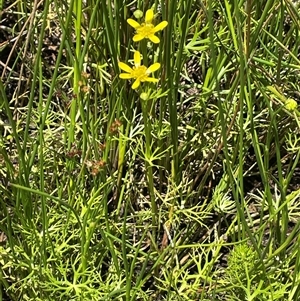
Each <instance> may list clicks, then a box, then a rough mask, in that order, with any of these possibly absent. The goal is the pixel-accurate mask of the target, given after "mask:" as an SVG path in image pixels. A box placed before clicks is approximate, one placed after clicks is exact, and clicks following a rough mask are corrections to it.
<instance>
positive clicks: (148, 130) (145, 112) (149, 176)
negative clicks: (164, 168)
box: [141, 100, 158, 249]
mask: <svg viewBox="0 0 300 301" xmlns="http://www.w3.org/2000/svg"><path fill="white" fill-rule="evenodd" d="M147 104H148V103H147V102H146V101H144V100H141V106H142V112H143V119H144V127H145V128H144V129H145V139H146V149H145V166H146V174H147V180H148V189H149V193H150V200H151V210H152V236H153V239H154V240H152V241H156V228H157V214H158V212H157V205H156V202H155V194H154V183H153V169H152V164H151V155H152V150H151V145H152V137H151V120H150V118H149V115H148V110H147V107H148V106H147ZM154 249H156V246H154Z"/></svg>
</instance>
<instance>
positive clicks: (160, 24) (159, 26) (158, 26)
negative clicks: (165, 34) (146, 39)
mask: <svg viewBox="0 0 300 301" xmlns="http://www.w3.org/2000/svg"><path fill="white" fill-rule="evenodd" d="M167 25H168V22H167V21H162V22H160V23H159V24H157V25H156V26H155V27H154V32H157V31H159V30H163V29H164V28H165V27H166V26H167Z"/></svg>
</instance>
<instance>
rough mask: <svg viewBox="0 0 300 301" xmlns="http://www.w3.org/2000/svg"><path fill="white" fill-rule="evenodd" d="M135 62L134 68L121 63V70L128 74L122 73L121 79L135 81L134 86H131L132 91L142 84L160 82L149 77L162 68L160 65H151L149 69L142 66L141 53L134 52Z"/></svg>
mask: <svg viewBox="0 0 300 301" xmlns="http://www.w3.org/2000/svg"><path fill="white" fill-rule="evenodd" d="M133 60H134V67H133V68H131V67H129V66H128V65H127V64H125V63H122V62H119V67H120V69H121V70H123V71H126V72H127V73H121V74H120V75H119V77H120V78H122V79H131V78H134V79H135V81H134V83H133V85H132V86H131V88H132V89H136V88H138V87H139V85H140V83H141V82H151V83H157V82H158V79H156V78H153V77H149V75H150V73H152V72H154V71H156V70H158V69H159V68H160V64H159V63H155V64H153V65H151V66H150V67H149V68H147V67H146V66H143V65H141V54H140V53H139V51H135V52H134V57H133Z"/></svg>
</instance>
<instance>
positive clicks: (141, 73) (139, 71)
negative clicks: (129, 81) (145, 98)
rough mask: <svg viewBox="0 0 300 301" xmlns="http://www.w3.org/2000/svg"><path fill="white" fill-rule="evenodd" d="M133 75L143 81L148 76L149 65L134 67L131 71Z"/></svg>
mask: <svg viewBox="0 0 300 301" xmlns="http://www.w3.org/2000/svg"><path fill="white" fill-rule="evenodd" d="M131 75H132V76H133V78H136V79H139V80H140V81H141V82H143V81H145V79H146V78H147V77H148V74H147V67H146V66H139V67H133V72H132V73H131Z"/></svg>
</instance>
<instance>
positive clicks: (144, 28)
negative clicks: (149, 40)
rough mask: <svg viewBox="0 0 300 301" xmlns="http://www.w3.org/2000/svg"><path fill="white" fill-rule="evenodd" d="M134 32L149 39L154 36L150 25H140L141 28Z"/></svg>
mask: <svg viewBox="0 0 300 301" xmlns="http://www.w3.org/2000/svg"><path fill="white" fill-rule="evenodd" d="M136 32H137V33H138V34H140V35H142V36H144V37H149V36H151V35H153V34H155V31H154V25H153V24H151V23H142V24H141V26H140V27H139V28H137V29H136Z"/></svg>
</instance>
